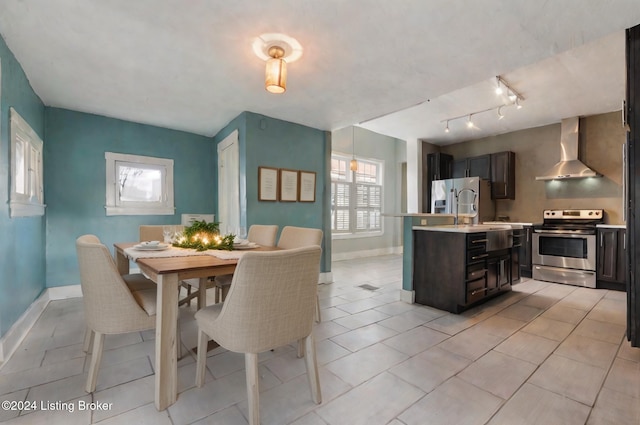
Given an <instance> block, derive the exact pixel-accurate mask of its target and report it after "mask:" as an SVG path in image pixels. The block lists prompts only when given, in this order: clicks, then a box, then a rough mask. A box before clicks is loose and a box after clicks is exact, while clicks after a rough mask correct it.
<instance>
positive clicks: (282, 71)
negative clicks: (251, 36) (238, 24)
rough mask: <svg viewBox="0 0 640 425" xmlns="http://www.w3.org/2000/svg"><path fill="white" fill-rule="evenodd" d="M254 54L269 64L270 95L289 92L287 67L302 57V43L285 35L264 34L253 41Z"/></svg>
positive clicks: (267, 85)
mask: <svg viewBox="0 0 640 425" xmlns="http://www.w3.org/2000/svg"><path fill="white" fill-rule="evenodd" d="M253 52H254V53H255V54H256V56H258V57H259V58H260V59H262V60H264V61H266V62H267V64H266V68H265V79H264V87H265V89H266V90H267V91H268V92H269V93H277V94H279V93H284V92H285V91H286V90H287V65H288V64H290V63H292V62H295V61H296V60H298V59H299V58H300V56H302V46H301V45H300V43H298V41H297V40H296V39H295V38H292V37H289V36H288V35H285V34H278V33H269V34H262V35H261V36H259V37H256V38H255V40H254V41H253Z"/></svg>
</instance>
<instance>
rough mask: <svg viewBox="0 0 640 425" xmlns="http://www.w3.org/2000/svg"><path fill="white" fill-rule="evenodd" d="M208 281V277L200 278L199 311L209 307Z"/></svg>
mask: <svg viewBox="0 0 640 425" xmlns="http://www.w3.org/2000/svg"><path fill="white" fill-rule="evenodd" d="M207 280H208V278H206V277H201V278H200V287H199V288H198V310H200V309H201V308H204V307H206V306H207Z"/></svg>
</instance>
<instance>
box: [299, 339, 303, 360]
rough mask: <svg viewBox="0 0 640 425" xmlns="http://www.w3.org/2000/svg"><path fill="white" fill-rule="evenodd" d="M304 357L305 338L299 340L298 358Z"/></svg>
mask: <svg viewBox="0 0 640 425" xmlns="http://www.w3.org/2000/svg"><path fill="white" fill-rule="evenodd" d="M303 357H304V338H303V339H299V340H298V358H299V359H301V358H303Z"/></svg>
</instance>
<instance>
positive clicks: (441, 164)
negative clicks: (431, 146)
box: [422, 152, 453, 213]
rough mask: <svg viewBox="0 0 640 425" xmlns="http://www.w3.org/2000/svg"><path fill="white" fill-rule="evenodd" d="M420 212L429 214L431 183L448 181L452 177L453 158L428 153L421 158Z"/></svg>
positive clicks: (442, 154) (437, 153)
mask: <svg viewBox="0 0 640 425" xmlns="http://www.w3.org/2000/svg"><path fill="white" fill-rule="evenodd" d="M423 164H424V165H423V170H422V185H423V191H424V196H423V197H422V212H426V213H430V212H431V182H433V181H434V180H443V179H450V178H451V177H452V166H453V156H451V155H447V154H444V153H439V152H436V153H429V154H427V155H426V158H424V157H423Z"/></svg>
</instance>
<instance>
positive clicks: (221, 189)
mask: <svg viewBox="0 0 640 425" xmlns="http://www.w3.org/2000/svg"><path fill="white" fill-rule="evenodd" d="M218 216H219V217H218V222H219V223H220V231H222V232H224V233H225V234H228V233H232V232H235V231H236V229H237V228H238V226H240V154H239V148H238V130H235V131H234V132H233V133H231V134H230V135H228V136H227V137H226V138H225V139H224V140H223V141H221V142H220V143H218Z"/></svg>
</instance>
